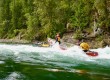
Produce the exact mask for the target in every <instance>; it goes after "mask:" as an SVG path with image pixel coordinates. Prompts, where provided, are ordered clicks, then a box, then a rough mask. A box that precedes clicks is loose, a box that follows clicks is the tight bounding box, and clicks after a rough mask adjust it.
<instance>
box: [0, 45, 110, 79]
mask: <svg viewBox="0 0 110 80" xmlns="http://www.w3.org/2000/svg"><path fill="white" fill-rule="evenodd" d="M0 49H1V50H0V80H110V75H109V74H110V69H109V66H110V59H109V58H108V59H107V58H100V57H99V58H91V57H90V58H89V57H83V56H78V55H73V56H72V54H69V53H68V52H70V53H71V52H72V51H67V52H66V53H67V54H68V55H66V53H65V52H62V51H61V52H60V51H57V52H53V51H50V50H51V49H48V48H46V49H45V48H36V47H35V46H34V47H33V46H30V45H6V44H5V45H3V44H1V45H0ZM21 49H22V50H21ZM34 49H36V50H37V51H35V50H34ZM73 49H74V48H73ZM28 50H30V52H29V51H28ZM62 53H65V54H62ZM81 57H83V58H81ZM85 58H87V59H85ZM88 59H90V60H88Z"/></svg>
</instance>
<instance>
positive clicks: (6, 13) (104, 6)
mask: <svg viewBox="0 0 110 80" xmlns="http://www.w3.org/2000/svg"><path fill="white" fill-rule="evenodd" d="M97 29H100V31H99V32H98V33H97V35H96V34H95V32H94V31H95V30H97ZM57 32H60V34H61V36H62V37H63V35H64V34H66V33H68V32H71V33H72V36H70V37H73V36H74V37H73V38H75V39H82V38H84V37H83V36H82V34H84V35H85V34H86V33H87V38H88V39H90V38H93V37H95V38H97V40H98V41H102V39H103V38H104V37H105V36H106V35H107V38H108V37H109V34H110V0H0V39H20V40H28V41H33V40H39V41H42V40H46V38H47V37H51V38H54V37H55V35H56V33H57ZM88 35H89V36H88ZM105 42H106V41H105Z"/></svg>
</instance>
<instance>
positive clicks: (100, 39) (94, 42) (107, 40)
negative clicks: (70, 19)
mask: <svg viewBox="0 0 110 80" xmlns="http://www.w3.org/2000/svg"><path fill="white" fill-rule="evenodd" d="M74 36H75V33H73V32H70V33H66V34H64V36H63V38H62V40H63V42H67V43H70V44H75V45H78V42H79V39H76V38H74ZM80 40H81V41H84V42H87V43H88V44H89V45H90V47H91V48H92V49H96V48H103V47H106V46H110V35H109V34H106V35H96V36H94V35H90V34H89V35H87V36H85V37H83V36H81V39H80Z"/></svg>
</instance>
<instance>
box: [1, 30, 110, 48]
mask: <svg viewBox="0 0 110 80" xmlns="http://www.w3.org/2000/svg"><path fill="white" fill-rule="evenodd" d="M74 36H75V33H73V32H70V33H65V34H64V35H63V37H62V43H63V44H64V45H67V46H73V45H78V41H79V39H76V38H74ZM82 40H83V41H85V42H87V43H88V44H89V45H90V47H91V48H92V49H96V48H103V47H106V46H110V36H109V35H107V34H106V35H99V36H91V35H87V36H86V37H83V38H82ZM39 42H41V43H43V42H42V41H37V40H35V41H28V40H20V39H0V43H14V44H39ZM44 42H47V41H44Z"/></svg>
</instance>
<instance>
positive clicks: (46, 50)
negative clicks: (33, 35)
mask: <svg viewBox="0 0 110 80" xmlns="http://www.w3.org/2000/svg"><path fill="white" fill-rule="evenodd" d="M91 51H96V52H98V53H99V55H98V56H96V57H90V56H88V55H86V54H85V53H84V52H83V51H82V49H81V48H80V47H79V46H76V45H74V46H72V47H69V48H67V50H61V49H60V48H59V47H58V44H55V45H54V46H53V47H38V46H35V45H32V44H30V45H24V44H0V58H1V59H2V60H5V59H8V58H11V59H13V60H15V61H18V62H20V61H24V62H27V63H28V62H31V63H39V64H44V63H45V65H46V63H47V64H54V65H57V66H71V65H73V64H74V65H78V64H82V63H94V64H97V65H104V66H108V65H109V66H110V47H108V46H107V47H105V48H98V49H91ZM59 62H60V64H58V63H59ZM0 63H1V64H2V63H3V62H2V61H1V62H0Z"/></svg>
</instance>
